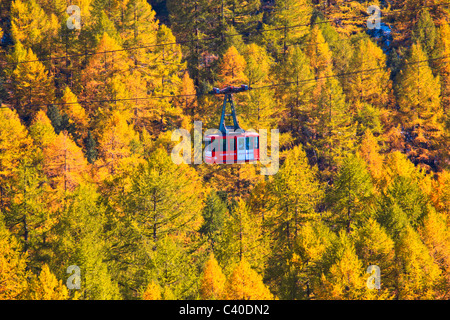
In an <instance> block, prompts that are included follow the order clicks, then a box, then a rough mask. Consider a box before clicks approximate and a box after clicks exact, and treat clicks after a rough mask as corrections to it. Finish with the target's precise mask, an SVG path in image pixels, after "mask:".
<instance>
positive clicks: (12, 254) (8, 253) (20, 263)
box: [0, 213, 27, 300]
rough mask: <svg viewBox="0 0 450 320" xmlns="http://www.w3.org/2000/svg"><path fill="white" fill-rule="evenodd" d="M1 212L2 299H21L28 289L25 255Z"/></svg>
mask: <svg viewBox="0 0 450 320" xmlns="http://www.w3.org/2000/svg"><path fill="white" fill-rule="evenodd" d="M21 251H22V248H20V246H19V243H18V242H17V240H16V238H14V236H13V235H12V234H11V233H10V232H9V231H8V229H7V228H6V226H5V225H4V223H3V217H2V215H1V213H0V300H15V299H20V298H21V297H22V294H23V293H24V292H25V290H26V289H27V272H26V259H25V255H24V254H23V253H22V252H21Z"/></svg>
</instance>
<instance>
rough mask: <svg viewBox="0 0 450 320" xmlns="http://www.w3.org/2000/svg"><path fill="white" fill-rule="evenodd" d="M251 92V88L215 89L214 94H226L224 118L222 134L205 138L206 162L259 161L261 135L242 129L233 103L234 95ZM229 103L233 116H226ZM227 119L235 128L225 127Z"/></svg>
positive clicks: (223, 110)
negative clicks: (230, 120) (229, 118)
mask: <svg viewBox="0 0 450 320" xmlns="http://www.w3.org/2000/svg"><path fill="white" fill-rule="evenodd" d="M247 90H249V87H248V86H246V85H242V86H240V87H226V88H224V89H222V90H219V89H217V88H214V89H213V91H212V93H213V94H224V95H225V98H224V103H223V107H222V116H221V119H220V125H219V131H220V134H211V135H208V136H206V137H205V162H206V163H210V164H211V163H219V164H233V163H245V162H250V163H251V162H256V161H258V160H259V134H258V133H256V132H253V131H244V130H242V129H241V128H240V126H239V123H238V121H237V117H236V111H235V108H234V102H233V93H236V92H242V91H247ZM227 103H229V104H230V106H231V114H225V110H226V106H227ZM225 117H232V118H233V123H234V125H233V126H226V125H225Z"/></svg>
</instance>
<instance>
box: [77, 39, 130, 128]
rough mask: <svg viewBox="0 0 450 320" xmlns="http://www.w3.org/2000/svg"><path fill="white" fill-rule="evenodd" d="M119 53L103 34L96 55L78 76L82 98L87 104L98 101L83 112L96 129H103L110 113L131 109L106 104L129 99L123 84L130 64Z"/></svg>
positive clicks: (121, 104)
mask: <svg viewBox="0 0 450 320" xmlns="http://www.w3.org/2000/svg"><path fill="white" fill-rule="evenodd" d="M121 49H122V47H121V46H120V45H119V43H118V42H117V41H116V40H115V39H114V38H112V37H110V36H109V35H108V34H107V33H102V36H101V38H100V40H99V43H98V45H97V47H96V49H95V54H93V55H91V57H90V59H89V61H88V62H87V66H86V68H85V69H84V70H83V72H82V75H81V83H82V85H83V92H82V93H81V96H82V97H83V98H84V99H86V100H92V101H99V102H92V103H90V104H89V105H87V106H86V112H87V114H88V115H89V116H90V117H91V119H92V125H94V126H95V127H96V128H102V126H103V125H104V122H105V119H108V118H109V117H110V116H111V114H112V113H113V110H126V109H130V108H131V103H130V102H129V101H128V100H127V101H121V102H117V103H107V102H108V101H110V100H114V99H126V98H130V97H129V95H128V91H127V86H125V84H126V83H127V80H126V79H127V76H129V68H130V65H131V61H130V59H129V58H128V57H127V54H126V52H125V51H122V50H121ZM108 52H109V53H108ZM102 101H105V102H102Z"/></svg>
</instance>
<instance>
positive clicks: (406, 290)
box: [0, 0, 450, 300]
mask: <svg viewBox="0 0 450 320" xmlns="http://www.w3.org/2000/svg"><path fill="white" fill-rule="evenodd" d="M70 5H75V6H77V8H79V10H73V7H72V9H70V10H68V7H69V6H70ZM372 5H374V6H378V7H379V8H380V9H381V13H382V14H381V17H380V19H381V20H380V21H381V24H380V26H381V27H380V29H373V28H369V27H368V20H370V19H376V18H377V17H376V16H373V14H374V12H373V11H372V12H369V11H368V8H369V6H372ZM449 17H450V9H449V7H448V3H447V2H446V1H444V0H428V1H425V0H420V1H419V0H392V1H382V0H380V1H378V0H374V1H343V0H334V1H319V0H267V1H266V0H245V1H237V0H223V1H213V0H153V1H146V0H122V1H118V0H73V1H67V0H0V39H1V40H0V299H149V300H152V299H449V298H450V296H449V294H450V171H449V170H450V155H449V150H450V117H449V103H450V63H449V58H450V26H449ZM241 84H247V85H249V86H250V87H251V88H253V90H250V91H248V92H245V93H240V94H236V95H235V102H236V105H237V112H238V116H239V121H240V123H241V125H242V127H243V128H245V129H247V128H253V129H255V130H259V129H265V130H269V132H270V130H271V129H278V130H279V133H280V135H279V142H280V167H279V171H278V172H277V173H276V174H275V175H269V176H264V175H261V174H260V169H261V167H262V166H263V164H261V163H256V164H233V165H221V164H213V165H209V164H205V163H201V164H197V163H195V164H194V163H193V164H190V165H188V164H179V165H178V164H175V163H174V162H173V161H172V159H171V151H172V150H173V148H174V146H175V145H176V143H178V142H177V141H172V139H171V134H172V132H173V131H174V130H176V129H180V128H183V129H186V130H187V131H189V132H191V133H192V132H193V130H194V125H193V123H194V121H201V122H202V124H203V129H204V130H206V129H212V128H217V125H218V122H219V118H220V111H221V105H222V101H221V99H220V98H218V97H215V96H213V95H209V94H208V92H210V90H211V89H212V88H213V87H224V86H228V85H241ZM371 265H376V266H378V267H379V268H380V270H381V288H380V289H370V288H369V287H368V286H367V279H368V278H369V276H370V274H369V273H367V272H366V270H367V268H368V267H369V266H371ZM70 266H77V269H76V270H78V271H79V273H78V276H79V277H80V283H79V284H80V285H79V287H77V288H73V287H71V286H70V285H69V286H68V285H66V281H67V280H68V278H69V276H70V274H68V273H67V270H68V268H69V267H70ZM72 269H73V268H72ZM72 269H70V270H72Z"/></svg>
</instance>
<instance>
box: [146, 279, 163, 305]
mask: <svg viewBox="0 0 450 320" xmlns="http://www.w3.org/2000/svg"><path fill="white" fill-rule="evenodd" d="M161 298H162V296H161V287H160V286H159V284H158V283H156V282H155V281H153V280H152V281H150V282H149V284H148V286H147V288H146V289H145V291H144V293H143V294H142V300H161Z"/></svg>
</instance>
